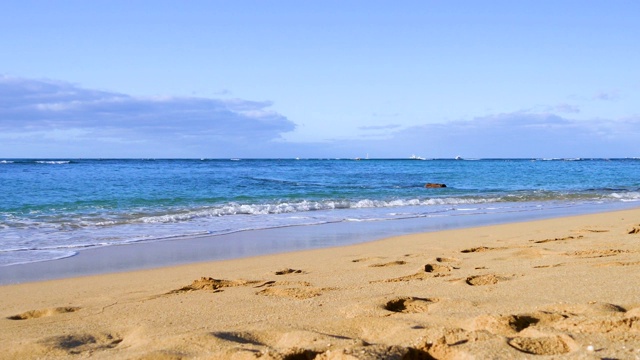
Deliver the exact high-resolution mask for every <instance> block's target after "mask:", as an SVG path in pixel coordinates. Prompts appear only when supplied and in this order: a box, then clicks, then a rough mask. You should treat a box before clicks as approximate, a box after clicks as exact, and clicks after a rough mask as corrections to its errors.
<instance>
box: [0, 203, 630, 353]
mask: <svg viewBox="0 0 640 360" xmlns="http://www.w3.org/2000/svg"><path fill="white" fill-rule="evenodd" d="M0 316H1V318H0V349H2V353H1V354H0V358H3V359H38V358H43V359H44V358H46V359H55V358H89V357H90V358H95V359H113V358H117V359H192V358H193V359H255V358H261V359H473V358H476V359H532V358H539V359H552V358H553V359H557V358H567V359H638V358H640V209H633V210H625V211H616V212H608V213H599V214H589V215H581V216H573V217H564V218H557V219H551V220H541V221H532V222H525V223H511V224H506V225H495V226H486V227H478V228H470V229H462V230H448V231H441V232H433V233H423V234H415V235H408V236H401V237H395V238H389V239H385V240H380V241H375V242H369V243H364V244H358V245H350V246H344V247H337V248H327V249H319V250H309V251H300V252H293V253H285V254H277V255H268V256H260V257H253V258H245V259H239V260H229V261H216V262H208V263H197V264H190V265H183V266H177V267H168V268H160V269H153V270H143V271H132V272H125V273H116V274H105V275H97V276H86V277H78V278H69V279H62V280H53V281H45V282H31V283H24V284H18V285H6V286H2V287H0Z"/></svg>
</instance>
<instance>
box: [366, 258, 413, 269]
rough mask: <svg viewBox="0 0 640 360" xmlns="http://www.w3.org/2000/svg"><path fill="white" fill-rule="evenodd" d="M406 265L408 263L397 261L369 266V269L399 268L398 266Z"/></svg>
mask: <svg viewBox="0 0 640 360" xmlns="http://www.w3.org/2000/svg"><path fill="white" fill-rule="evenodd" d="M406 263H407V262H406V261H402V260H397V261H391V262H387V263H380V264H372V265H369V267H388V266H398V265H405V264H406Z"/></svg>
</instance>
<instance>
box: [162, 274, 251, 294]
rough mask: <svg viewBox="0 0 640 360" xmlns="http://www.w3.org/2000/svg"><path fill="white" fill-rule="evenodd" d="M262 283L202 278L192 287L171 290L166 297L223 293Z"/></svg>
mask: <svg viewBox="0 0 640 360" xmlns="http://www.w3.org/2000/svg"><path fill="white" fill-rule="evenodd" d="M257 283H260V281H248V280H220V279H214V278H211V277H201V278H200V279H198V280H194V281H193V282H192V283H191V284H190V285H187V286H183V287H181V288H180V289H176V290H171V291H169V292H168V293H167V294H166V295H170V294H179V293H184V292H190V291H197V290H209V291H213V292H219V291H222V290H221V289H222V288H228V287H236V286H247V285H252V284H257Z"/></svg>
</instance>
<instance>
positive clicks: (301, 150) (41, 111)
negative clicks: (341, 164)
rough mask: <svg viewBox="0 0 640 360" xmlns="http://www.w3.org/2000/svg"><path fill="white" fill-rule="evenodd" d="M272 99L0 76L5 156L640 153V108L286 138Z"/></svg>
mask: <svg viewBox="0 0 640 360" xmlns="http://www.w3.org/2000/svg"><path fill="white" fill-rule="evenodd" d="M270 107H271V103H270V102H259V101H248V100H241V99H209V98H197V97H150V98H148V97H136V96H130V95H127V94H122V93H117V92H109V91H100V90H91V89H86V88H82V87H80V86H77V85H74V84H70V83H67V82H62V81H51V80H32V79H23V78H13V77H6V76H5V77H2V76H0V157H2V158H12V157H39V158H43V157H50V158H52V157H56V158H61V157H85V158H88V157H127V158H128V157H133V158H139V157H156V158H162V157H165V158H178V157H188V158H198V157H207V158H225V157H245V158H248V157H254V158H265V157H274V158H293V157H308V158H334V157H339V158H345V157H364V156H365V155H367V154H369V156H370V157H372V158H403V157H408V156H410V155H411V154H416V155H419V156H423V157H428V158H450V157H454V156H457V155H460V156H463V157H469V158H510V157H512V158H517V157H521V158H540V157H545V158H552V157H640V142H639V141H638V140H637V139H638V138H640V116H630V117H628V118H625V119H616V120H612V119H592V120H590V121H586V120H575V119H571V118H570V117H569V116H570V115H571V114H572V113H576V112H578V111H579V109H577V108H575V107H572V106H571V105H564V104H563V105H559V106H550V107H540V108H539V109H540V110H537V111H536V110H526V111H519V112H511V113H501V114H493V115H488V116H481V117H476V118H473V119H471V120H459V121H450V122H447V123H433V121H437V119H429V121H430V122H426V121H425V123H424V124H422V125H417V126H408V127H407V126H404V125H402V124H400V123H393V124H388V125H371V126H361V127H359V131H360V132H361V133H360V134H359V135H354V134H353V133H349V132H348V131H347V130H345V129H331V130H332V131H334V132H335V134H336V137H335V139H332V140H325V141H320V140H319V141H317V142H292V141H285V140H284V139H283V138H282V135H283V134H285V133H287V132H291V131H294V130H295V128H296V124H294V123H293V122H292V121H290V120H289V119H287V118H286V117H285V116H284V115H281V114H278V113H277V112H275V111H273V110H271V109H270ZM559 114H560V115H559ZM344 133H347V134H348V135H344Z"/></svg>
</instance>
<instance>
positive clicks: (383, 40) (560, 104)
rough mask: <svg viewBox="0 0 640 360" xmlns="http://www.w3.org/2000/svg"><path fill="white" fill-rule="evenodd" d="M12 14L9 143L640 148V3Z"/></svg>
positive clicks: (294, 149) (139, 7)
mask: <svg viewBox="0 0 640 360" xmlns="http://www.w3.org/2000/svg"><path fill="white" fill-rule="evenodd" d="M0 14H2V15H1V17H2V21H0V34H2V36H0V158H149V157H152V158H235V157H239V158H294V157H300V158H334V157H339V158H354V157H365V156H366V155H368V156H369V157H371V158H406V157H409V156H411V155H412V154H415V155H418V156H422V157H426V158H451V157H455V156H462V157H466V158H496V157H498V158H505V157H525V158H556V157H560V158H562V157H569V158H576V157H604V158H613V157H640V141H638V139H640V66H638V64H640V46H639V45H638V39H640V21H638V19H639V18H640V2H639V1H636V0H632V1H622V0H620V1H618V0H612V1H590V0H582V1H573V0H566V1H563V0H560V1H558V0H554V1H546V0H538V1H533V0H531V1H530V0H522V1H512V0H509V1H491V0H487V1H471V0H469V1H456V0H452V1H442V0H438V1H435V0H434V1H431V0H423V1H393V2H392V1H376V0H370V1H355V0H354V1H344V0H341V1H333V0H327V1H275V0H274V1H257V0H255V1H244V0H234V1H222V0H220V1H198V0H193V1H162V0H154V1H145V0H138V1H119V0H108V1H107V0H92V1H84V0H82V1H67V0H59V1H47V2H45V1H32V0H25V1H4V2H1V3H0Z"/></svg>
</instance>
